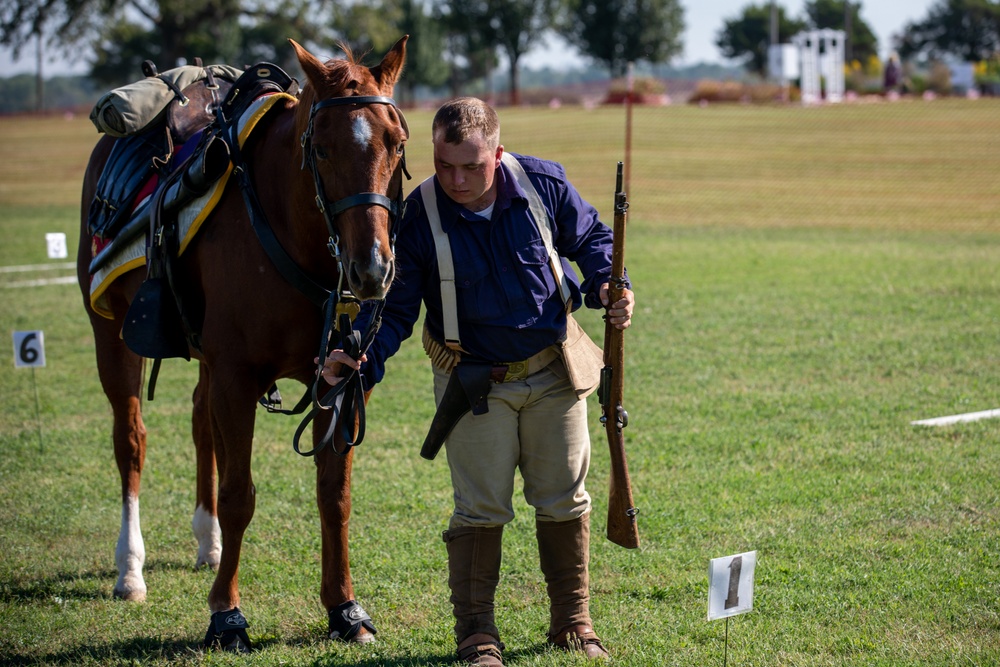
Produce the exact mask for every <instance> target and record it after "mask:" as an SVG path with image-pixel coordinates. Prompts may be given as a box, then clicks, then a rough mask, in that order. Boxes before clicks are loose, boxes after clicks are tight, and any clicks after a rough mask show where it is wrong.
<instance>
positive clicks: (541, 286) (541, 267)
mask: <svg viewBox="0 0 1000 667" xmlns="http://www.w3.org/2000/svg"><path fill="white" fill-rule="evenodd" d="M514 254H515V255H516V256H517V261H518V262H519V263H520V266H519V267H518V268H519V271H518V272H517V274H518V277H519V278H520V280H521V286H522V287H523V288H524V291H525V293H526V295H527V296H528V298H529V299H530V301H531V302H532V303H533V304H534V305H535V306H541V304H542V303H543V302H544V301H545V300H546V299H548V298H549V297H551V296H552V294H553V292H555V289H556V279H555V275H553V273H552V267H551V266H550V265H549V256H548V254H547V253H546V251H545V244H544V243H543V242H542V240H541V239H535V240H533V241H530V242H528V243H527V244H525V245H523V246H521V247H520V248H518V249H517V250H516V251H515V252H514Z"/></svg>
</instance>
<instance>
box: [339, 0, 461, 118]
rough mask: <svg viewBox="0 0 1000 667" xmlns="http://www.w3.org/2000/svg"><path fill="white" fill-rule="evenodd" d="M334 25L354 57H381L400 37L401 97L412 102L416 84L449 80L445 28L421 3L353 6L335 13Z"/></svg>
mask: <svg viewBox="0 0 1000 667" xmlns="http://www.w3.org/2000/svg"><path fill="white" fill-rule="evenodd" d="M334 26H335V27H336V28H337V31H338V33H339V34H340V35H341V38H342V39H343V40H344V41H345V42H346V43H348V44H349V45H350V46H351V48H352V49H353V51H354V53H355V54H362V53H365V52H368V51H374V52H375V53H378V54H382V53H384V52H385V51H387V50H388V49H389V48H391V47H392V45H393V44H395V43H396V41H397V40H398V39H399V38H400V37H402V36H403V35H410V39H409V40H408V41H407V43H406V71H405V72H404V74H403V77H402V79H400V82H399V85H400V87H401V88H402V90H403V91H404V93H403V95H404V97H409V98H410V99H413V97H414V90H415V88H416V87H417V86H418V85H426V86H440V85H442V84H444V83H445V82H446V81H447V80H448V64H447V63H446V62H445V60H444V59H443V58H442V57H441V54H442V52H443V51H444V49H445V42H444V28H443V27H442V25H441V23H440V22H438V21H435V20H434V19H433V17H432V16H431V14H430V11H429V9H428V8H427V7H425V3H424V2H422V1H421V0H382V1H381V2H378V3H364V4H362V3H355V4H351V5H347V6H344V7H341V8H338V9H337V10H335V19H334Z"/></svg>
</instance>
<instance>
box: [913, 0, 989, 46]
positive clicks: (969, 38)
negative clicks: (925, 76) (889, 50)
mask: <svg viewBox="0 0 1000 667" xmlns="http://www.w3.org/2000/svg"><path fill="white" fill-rule="evenodd" d="M894 46H895V48H896V50H897V51H899V55H900V56H902V57H903V58H911V57H930V58H935V57H940V56H942V55H944V54H951V55H954V56H957V57H959V58H961V59H962V60H966V61H980V60H988V59H989V58H990V57H992V56H994V55H995V54H997V53H1000V1H998V0H938V2H937V3H936V4H934V5H931V7H930V9H929V10H928V12H927V17H926V18H924V19H923V20H922V21H916V22H913V23H908V24H907V25H906V26H905V27H904V28H903V34H902V35H901V36H899V37H897V38H896V41H895V44H894Z"/></svg>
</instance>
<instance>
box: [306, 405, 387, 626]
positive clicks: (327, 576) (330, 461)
mask: <svg viewBox="0 0 1000 667" xmlns="http://www.w3.org/2000/svg"><path fill="white" fill-rule="evenodd" d="M329 419H330V413H329V412H326V413H323V414H322V415H320V416H319V417H318V418H317V419H316V421H315V422H314V428H313V444H314V445H316V444H318V441H319V438H320V434H321V433H325V432H326V430H327V424H329ZM337 439H338V440H339V439H340V435H339V433H338V435H337ZM335 446H336V447H337V448H338V451H340V450H341V448H343V447H344V445H343V443H342V442H337V443H335ZM333 447H334V446H333V445H328V446H326V447H324V448H323V449H322V450H320V451H319V452H318V453H317V454H316V499H317V504H318V505H319V516H320V524H321V534H322V545H323V546H322V558H323V560H322V583H321V585H320V600H321V602H322V603H323V606H324V607H325V608H326V610H327V614H328V618H329V626H328V633H329V637H330V639H339V640H342V641H349V642H354V643H358V644H367V643H369V642H371V641H374V639H375V632H376V630H375V626H374V624H373V623H372V620H371V617H369V616H368V614H367V613H366V612H365V610H364V609H362V607H361V605H359V604H358V603H357V600H355V598H354V584H353V582H352V581H351V567H350V554H349V552H348V532H349V531H348V527H349V523H350V518H351V466H352V463H353V460H354V450H353V449H352V450H349V451H348V452H347V453H346V454H344V455H343V456H338V455H337V454H336V452H335V451H334V449H333Z"/></svg>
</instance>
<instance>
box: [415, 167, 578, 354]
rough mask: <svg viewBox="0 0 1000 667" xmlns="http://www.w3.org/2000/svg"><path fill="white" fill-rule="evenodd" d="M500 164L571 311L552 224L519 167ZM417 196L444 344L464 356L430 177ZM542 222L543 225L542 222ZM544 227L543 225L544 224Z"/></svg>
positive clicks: (451, 268)
mask: <svg viewBox="0 0 1000 667" xmlns="http://www.w3.org/2000/svg"><path fill="white" fill-rule="evenodd" d="M500 160H501V161H502V162H503V164H505V165H506V166H507V168H508V169H509V170H510V171H511V173H512V174H514V178H515V179H516V180H517V182H518V184H519V185H520V186H521V189H522V190H524V192H525V193H526V194H527V195H528V209H529V210H530V211H531V217H532V218H534V221H535V225H536V226H537V227H538V233H539V235H540V236H541V237H542V243H543V244H544V245H545V253H546V255H548V258H549V266H551V267H552V273H553V274H554V275H555V278H556V284H557V285H558V286H559V296H560V297H561V298H562V300H563V303H565V304H566V309H567V311H568V310H569V309H570V308H571V307H572V303H573V302H572V300H571V299H570V289H569V279H568V278H567V277H566V273H565V271H563V266H562V260H561V259H560V258H559V253H558V252H557V251H556V249H555V244H554V243H553V239H552V221H551V220H550V219H549V216H548V214H547V213H546V212H545V207H544V206H543V205H542V198H541V197H540V196H539V195H538V191H537V190H536V189H535V186H533V185H532V184H531V181H529V180H528V174H526V173H525V171H524V167H522V166H521V163H520V162H518V161H517V159H516V158H515V157H514V156H513V155H511V154H510V153H504V154H503V155H502V156H501V157H500ZM420 196H421V197H422V198H423V200H424V210H426V211H427V221H428V222H429V223H430V227H431V234H432V236H433V237H434V247H435V249H436V250H437V260H438V273H440V274H441V315H442V319H443V323H444V342H445V345H447V346H448V347H449V348H451V349H452V350H456V351H459V352H464V350H462V341H461V340H460V338H459V335H458V299H457V297H456V295H455V262H454V259H453V258H452V255H451V242H450V241H449V240H448V234H447V233H446V232H445V231H444V229H442V227H441V215H440V213H438V206H437V194H436V193H435V191H434V177H433V176H429V177H428V178H427V179H425V180H424V182H423V183H421V184H420ZM542 221H544V223H543V222H542ZM546 223H547V224H546Z"/></svg>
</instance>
